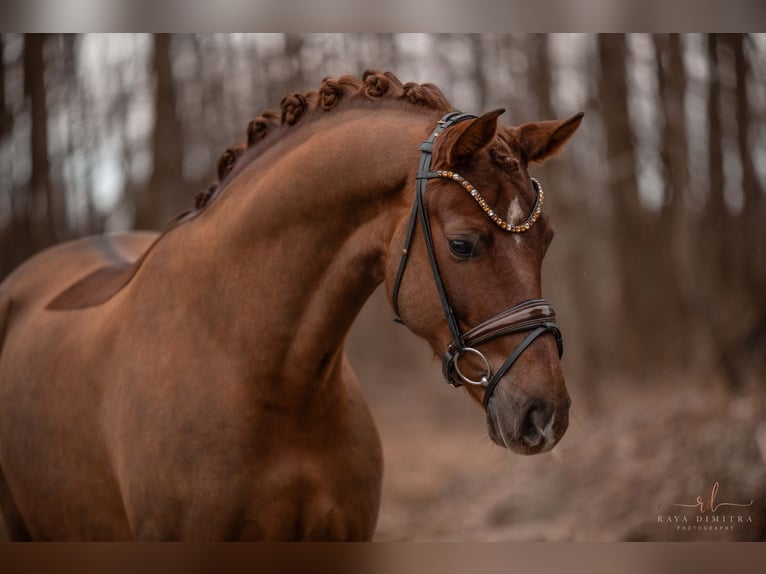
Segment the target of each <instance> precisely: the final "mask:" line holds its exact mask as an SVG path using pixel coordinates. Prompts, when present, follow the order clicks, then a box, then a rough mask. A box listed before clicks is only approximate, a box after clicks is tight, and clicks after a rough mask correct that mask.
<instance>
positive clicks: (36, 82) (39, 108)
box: [24, 34, 55, 247]
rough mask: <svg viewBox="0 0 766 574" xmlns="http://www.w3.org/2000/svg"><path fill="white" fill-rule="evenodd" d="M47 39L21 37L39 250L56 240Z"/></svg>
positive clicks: (36, 36)
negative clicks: (22, 38) (47, 83)
mask: <svg viewBox="0 0 766 574" xmlns="http://www.w3.org/2000/svg"><path fill="white" fill-rule="evenodd" d="M45 44H46V36H45V35H43V34H27V35H26V36H24V94H25V96H26V98H27V101H28V103H29V110H30V114H31V118H32V134H31V138H30V152H31V157H32V174H31V177H30V181H29V186H30V189H31V197H32V209H31V214H32V219H33V220H34V219H37V218H38V217H40V214H42V221H43V224H42V225H41V226H40V227H39V236H38V246H39V247H42V246H44V245H48V244H50V243H52V242H53V241H54V239H55V228H54V221H53V187H52V185H51V178H50V160H49V152H48V104H47V96H46V94H47V92H46V86H45V57H44V50H45Z"/></svg>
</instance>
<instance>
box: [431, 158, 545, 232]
mask: <svg viewBox="0 0 766 574" xmlns="http://www.w3.org/2000/svg"><path fill="white" fill-rule="evenodd" d="M432 173H433V172H432ZM436 176H437V177H443V178H445V179H451V180H453V181H456V182H457V183H459V184H460V185H461V186H462V188H463V189H465V190H466V191H467V192H468V193H469V194H470V195H471V197H472V198H473V199H474V201H475V202H476V203H478V204H479V207H481V209H482V210H483V211H484V213H486V214H487V217H489V218H490V219H491V220H492V221H493V222H494V223H495V225H497V226H498V227H500V228H501V229H505V230H506V231H509V232H511V233H524V232H525V231H527V230H528V229H529V228H530V227H532V226H533V225H534V224H535V221H537V219H538V218H539V217H540V214H541V213H542V211H543V200H544V199H545V194H544V193H543V186H542V185H540V182H539V181H537V180H536V179H535V178H531V179H532V184H533V185H534V186H535V190H536V191H537V198H536V199H535V206H534V207H533V208H532V213H530V214H529V217H527V219H526V220H525V221H524V222H523V223H520V224H519V225H513V224H511V223H508V222H507V221H505V220H504V219H503V218H502V217H500V216H499V215H498V214H497V213H495V211H494V210H493V209H492V208H491V207H490V206H489V204H488V203H487V201H486V200H485V199H484V197H483V196H482V195H481V193H479V190H478V189H476V188H475V187H474V186H473V185H471V183H470V182H469V181H468V180H467V179H465V178H464V177H463V176H462V175H460V174H459V173H455V172H454V171H447V170H437V171H436Z"/></svg>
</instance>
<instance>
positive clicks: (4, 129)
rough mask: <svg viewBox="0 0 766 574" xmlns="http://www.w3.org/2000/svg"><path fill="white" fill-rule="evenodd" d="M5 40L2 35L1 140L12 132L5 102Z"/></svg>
mask: <svg viewBox="0 0 766 574" xmlns="http://www.w3.org/2000/svg"><path fill="white" fill-rule="evenodd" d="M4 54H5V38H4V37H3V35H2V34H0V138H2V137H3V136H4V135H5V134H7V133H9V132H10V131H11V125H12V118H13V116H12V115H11V112H10V110H8V105H7V104H6V102H5V59H4V57H3V56H4Z"/></svg>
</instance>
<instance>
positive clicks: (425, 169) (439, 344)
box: [386, 110, 582, 454]
mask: <svg viewBox="0 0 766 574" xmlns="http://www.w3.org/2000/svg"><path fill="white" fill-rule="evenodd" d="M502 112H503V110H496V111H493V112H489V113H486V114H484V115H482V116H481V117H478V118H475V117H473V116H466V115H464V114H457V113H452V114H447V115H446V116H444V118H442V121H440V122H439V124H438V127H437V128H436V129H435V130H434V132H433V133H432V134H431V137H430V138H429V139H428V140H427V141H426V142H424V143H423V144H421V146H420V150H421V152H422V155H421V162H420V166H419V168H418V172H417V174H416V178H415V179H416V184H415V187H416V189H415V194H414V195H415V199H414V208H413V209H412V210H411V211H410V215H409V216H404V217H402V219H401V221H400V223H399V225H398V227H397V231H396V232H395V234H394V236H393V241H392V243H391V246H390V250H389V258H388V265H387V274H386V284H387V288H388V293H389V296H390V297H391V300H392V303H393V306H394V310H395V311H396V312H397V314H398V315H399V317H400V320H401V322H403V323H404V324H405V325H406V326H407V327H408V328H409V329H410V330H412V331H413V332H414V333H415V334H417V335H419V336H421V337H423V338H425V339H426V340H427V341H428V342H429V344H430V345H431V347H432V348H433V350H434V351H435V352H436V353H437V355H438V356H442V357H443V370H444V375H445V377H446V378H447V381H448V382H449V383H451V384H453V385H454V386H460V385H462V386H464V387H465V388H466V389H467V391H468V394H469V395H470V396H471V397H472V398H473V399H475V400H476V401H477V402H478V403H479V404H481V405H482V406H483V407H484V408H485V410H486V417H487V425H488V432H489V436H490V438H491V439H492V440H493V442H495V443H497V444H498V445H501V446H505V447H507V448H509V449H510V450H512V451H514V452H517V453H522V454H536V453H540V452H545V451H548V450H550V449H551V448H553V446H554V445H555V444H556V443H557V442H558V441H559V440H560V439H561V437H562V436H563V435H564V432H565V431H566V429H567V426H568V422H569V407H570V403H571V401H570V398H569V395H568V393H567V389H566V386H565V383H564V376H563V373H562V368H561V363H560V354H561V352H562V342H561V335H560V333H559V331H558V327H557V326H556V323H555V312H554V311H553V308H552V307H551V306H550V305H549V304H548V303H547V302H546V301H544V300H543V299H541V297H542V287H541V267H542V262H543V257H544V256H545V253H546V250H547V249H548V246H549V245H550V243H551V240H552V239H553V229H552V227H551V224H550V222H549V221H548V218H547V217H546V216H545V215H544V214H543V213H542V203H543V198H544V195H543V190H542V186H541V185H540V184H539V182H537V181H536V180H533V179H532V178H531V177H530V175H529V172H528V166H529V164H530V163H540V162H542V161H544V160H545V159H546V158H548V157H550V156H551V155H553V154H555V153H556V152H557V151H558V150H560V149H561V148H562V146H563V145H564V144H565V143H566V142H567V140H568V139H569V138H570V137H571V136H572V135H573V134H574V132H575V130H576V129H577V127H578V126H579V124H580V120H581V119H582V114H578V115H576V116H574V117H572V118H570V119H568V120H563V121H546V122H534V123H527V124H524V125H521V126H517V127H509V128H506V127H501V126H498V117H499V115H500V114H501V113H502ZM437 136H438V137H437ZM426 156H429V157H426ZM403 245H404V247H403V248H402V246H403Z"/></svg>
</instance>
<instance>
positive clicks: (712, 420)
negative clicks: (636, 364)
mask: <svg viewBox="0 0 766 574" xmlns="http://www.w3.org/2000/svg"><path fill="white" fill-rule="evenodd" d="M347 349H348V352H349V355H350V358H351V361H352V364H353V365H354V367H355V369H356V371H357V374H358V375H359V378H360V381H361V382H362V385H363V386H364V388H365V392H366V394H367V397H368V400H369V402H370V405H371V408H372V411H373V415H374V417H375V420H376V423H377V425H378V429H379V431H380V434H381V438H382V441H383V449H384V455H385V464H386V470H385V475H384V482H383V499H382V504H381V510H380V517H379V520H378V528H377V532H376V536H375V540H378V541H405V540H406V541H453V540H454V541H457V540H460V541H616V540H697V541H707V540H764V539H766V416H764V415H766V389H764V390H762V391H759V392H757V391H754V390H752V391H749V392H746V393H744V394H741V395H739V396H734V395H732V393H730V392H729V391H728V390H727V389H726V388H725V387H724V386H723V384H722V383H720V382H719V381H716V380H707V379H704V378H697V377H691V376H689V375H688V374H686V375H683V376H681V375H679V374H672V373H668V374H666V375H664V376H661V377H657V378H656V380H652V381H650V382H648V383H647V382H646V381H644V382H643V383H642V387H640V388H639V387H638V386H637V385H636V384H635V383H634V382H632V381H629V380H614V381H599V382H598V383H599V384H598V388H599V397H600V398H599V403H598V405H594V404H593V402H592V401H588V400H587V399H586V394H585V392H584V390H583V389H581V388H578V386H577V381H568V388H569V391H570V394H571V396H572V399H573V406H572V412H571V417H570V419H571V420H570V426H569V430H568V431H567V434H566V435H565V437H564V438H563V439H562V441H561V443H560V444H559V445H558V446H557V447H556V448H555V449H554V450H553V451H552V452H550V453H548V454H544V455H538V456H533V457H524V456H520V455H515V454H512V453H509V452H507V451H505V450H504V449H501V448H499V447H497V446H495V445H494V444H493V443H492V442H491V441H490V440H489V438H488V436H487V432H486V428H485V421H484V414H483V412H482V411H481V409H480V408H479V407H478V405H476V404H475V403H473V402H472V401H471V400H470V399H469V398H468V396H467V395H466V394H465V392H464V391H463V390H461V389H453V388H451V387H449V386H448V385H446V384H445V383H444V382H443V380H442V378H441V373H440V368H439V364H438V362H437V361H436V360H435V359H434V358H433V357H432V356H431V353H430V351H429V349H428V347H427V346H426V344H425V343H424V342H422V341H420V340H418V339H416V338H415V337H414V336H412V335H411V334H410V333H409V332H408V331H407V330H406V329H405V328H404V327H402V326H399V325H396V324H394V323H393V322H392V321H391V313H390V311H389V310H388V308H387V306H386V304H385V301H384V300H383V296H382V293H380V292H377V293H376V294H375V295H374V296H373V298H372V300H371V301H370V302H369V303H368V305H367V306H366V307H365V309H364V310H363V311H362V314H361V315H360V317H359V318H358V319H357V322H356V324H355V326H354V329H353V330H352V334H351V336H350V337H349V342H348V345H347ZM564 368H565V373H566V356H565V360H564ZM715 482H718V483H719V487H718V492H717V494H716V497H715V501H714V503H715V505H716V506H717V508H716V512H712V511H711V510H710V509H706V511H705V513H700V512H699V511H698V510H697V509H692V508H682V507H676V506H671V505H673V504H694V503H695V501H696V499H697V496H700V497H702V499H703V500H704V501H708V500H709V499H710V497H711V491H712V488H713V484H714V483H715ZM751 500H752V504H751V505H749V506H747V507H731V506H726V505H720V503H722V502H727V503H728V502H731V503H738V504H745V503H749V502H750V501H751ZM719 505H720V506H719ZM659 516H662V517H663V518H662V522H658V517H659ZM676 516H677V517H678V518H674V517H676ZM684 517H686V520H687V522H685V523H684V522H682V521H683V519H684ZM740 517H741V520H742V522H739V520H740ZM667 520H671V521H675V520H679V521H680V522H677V523H676V522H671V523H668V522H667ZM714 520H715V522H713V521H714ZM748 520H750V521H751V522H749V521H748ZM680 527H685V528H686V529H681V528H680Z"/></svg>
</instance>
